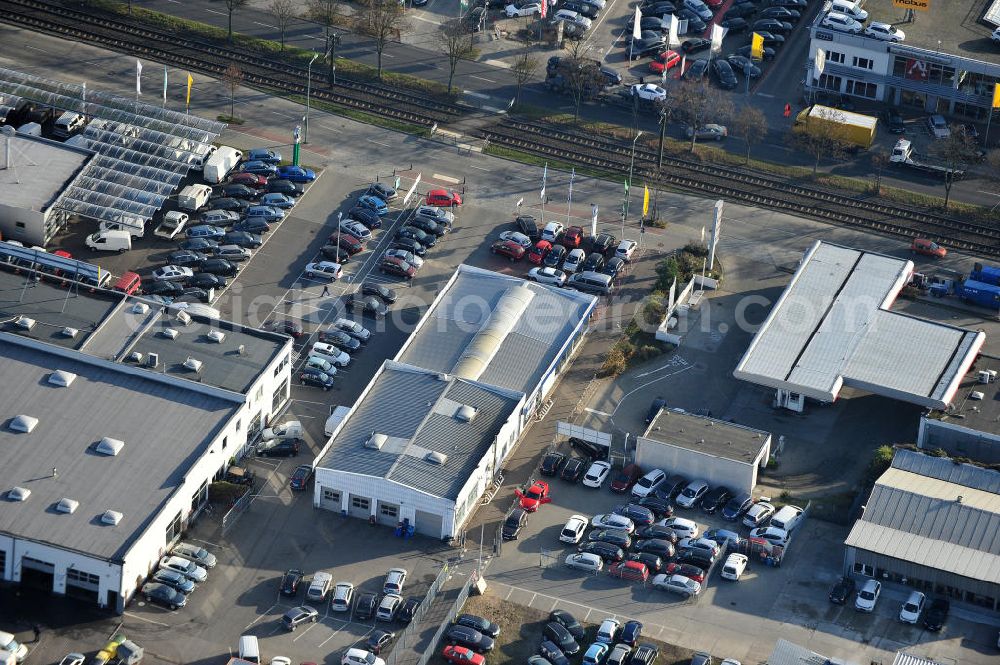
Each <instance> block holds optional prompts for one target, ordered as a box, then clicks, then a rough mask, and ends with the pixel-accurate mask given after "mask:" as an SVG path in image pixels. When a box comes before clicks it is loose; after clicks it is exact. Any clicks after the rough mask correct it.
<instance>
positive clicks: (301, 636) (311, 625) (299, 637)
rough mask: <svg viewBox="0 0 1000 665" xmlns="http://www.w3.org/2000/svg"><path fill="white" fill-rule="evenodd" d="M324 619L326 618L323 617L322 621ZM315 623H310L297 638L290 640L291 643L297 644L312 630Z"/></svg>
mask: <svg viewBox="0 0 1000 665" xmlns="http://www.w3.org/2000/svg"><path fill="white" fill-rule="evenodd" d="M325 618H326V617H324V619H325ZM317 623H318V622H316V621H314V622H312V623H310V624H309V627H308V628H306V629H305V630H303V631H302V632H301V633H299V634H298V636H296V637H293V638H292V642H298V641H299V640H300V639H302V638H303V637H305V636H306V633H308V632H309V631H310V630H312V629H313V628H315V627H316V624H317Z"/></svg>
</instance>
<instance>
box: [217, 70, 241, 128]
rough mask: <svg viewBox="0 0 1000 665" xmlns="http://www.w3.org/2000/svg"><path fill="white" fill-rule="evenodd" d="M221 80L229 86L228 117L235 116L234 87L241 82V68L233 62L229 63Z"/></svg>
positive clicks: (238, 85)
mask: <svg viewBox="0 0 1000 665" xmlns="http://www.w3.org/2000/svg"><path fill="white" fill-rule="evenodd" d="M222 82H223V83H225V84H226V86H227V87H228V88H229V117H230V118H235V117H236V88H238V87H240V84H241V83H243V70H242V69H240V68H239V66H238V65H237V64H236V63H235V62H231V63H229V66H228V67H226V71H224V72H223V73H222Z"/></svg>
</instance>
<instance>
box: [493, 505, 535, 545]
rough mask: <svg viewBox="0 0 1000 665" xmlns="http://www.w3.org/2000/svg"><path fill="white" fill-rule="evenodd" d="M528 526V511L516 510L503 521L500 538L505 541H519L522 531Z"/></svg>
mask: <svg viewBox="0 0 1000 665" xmlns="http://www.w3.org/2000/svg"><path fill="white" fill-rule="evenodd" d="M527 525H528V511H526V510H524V509H523V508H514V509H512V510H511V511H510V512H509V513H507V517H505V518H504V520H503V526H502V527H501V528H500V536H501V537H502V538H503V539H504V540H517V537H518V536H519V535H520V534H521V530H522V529H524V527H525V526H527Z"/></svg>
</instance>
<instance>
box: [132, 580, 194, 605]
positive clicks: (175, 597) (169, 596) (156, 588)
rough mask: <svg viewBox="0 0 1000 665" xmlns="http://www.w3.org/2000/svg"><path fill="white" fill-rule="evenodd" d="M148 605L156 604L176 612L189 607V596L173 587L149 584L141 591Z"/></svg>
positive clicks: (154, 583) (143, 586)
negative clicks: (186, 606)
mask: <svg viewBox="0 0 1000 665" xmlns="http://www.w3.org/2000/svg"><path fill="white" fill-rule="evenodd" d="M140 593H141V594H142V596H143V598H145V599H146V602H147V603H156V604H157V605H163V606H165V607H169V608H170V609H172V610H176V609H178V608H180V607H184V606H185V605H187V596H186V595H185V594H183V593H181V592H180V591H178V590H177V589H174V588H173V587H170V586H167V585H166V584H159V583H158V582H147V583H146V584H143V585H142V589H141V590H140Z"/></svg>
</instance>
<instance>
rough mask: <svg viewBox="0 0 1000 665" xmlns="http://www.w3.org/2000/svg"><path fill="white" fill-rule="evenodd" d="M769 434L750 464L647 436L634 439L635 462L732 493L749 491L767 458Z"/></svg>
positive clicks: (755, 482)
mask: <svg viewBox="0 0 1000 665" xmlns="http://www.w3.org/2000/svg"><path fill="white" fill-rule="evenodd" d="M770 441H771V440H770V437H768V440H767V442H765V444H764V446H763V448H762V450H761V453H760V455H759V456H758V458H757V460H756V461H755V463H753V464H748V463H746V462H737V461H735V460H730V459H726V458H723V457H717V456H715V455H709V454H707V453H703V452H699V451H696V450H688V449H687V448H681V447H679V446H673V445H669V444H666V443H661V442H659V441H654V440H652V439H647V438H646V437H642V436H640V437H638V438H637V439H636V450H635V462H636V464H638V465H639V466H640V467H642V468H643V469H646V470H649V469H653V468H659V469H663V470H664V471H666V472H667V473H668V474H671V473H679V474H681V475H683V476H686V477H687V478H688V479H690V480H695V479H701V480H704V481H705V482H707V483H708V484H709V486H712V487H714V486H715V485H725V486H726V487H728V488H729V489H731V490H733V491H734V492H750V491H752V490H753V488H754V486H755V485H756V484H757V467H758V465H759V464H761V462H762V460H766V459H767V454H768V452H769V451H770V447H771V443H770Z"/></svg>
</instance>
